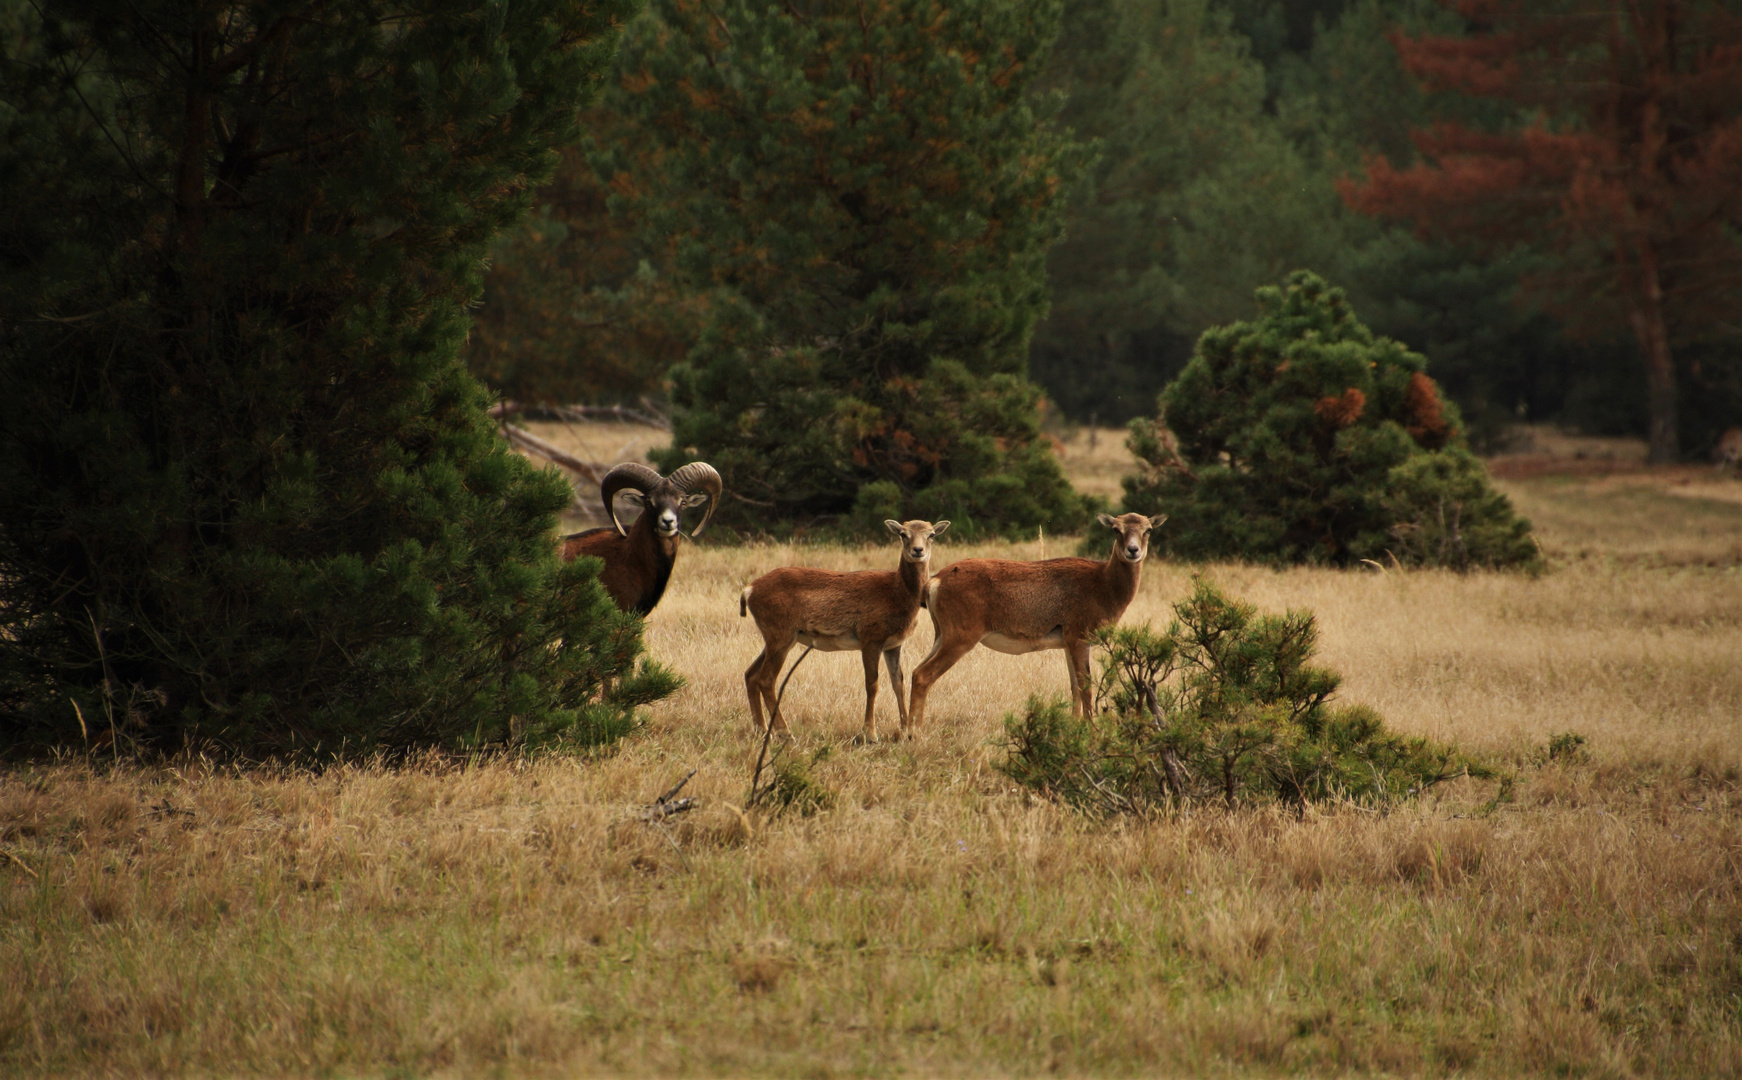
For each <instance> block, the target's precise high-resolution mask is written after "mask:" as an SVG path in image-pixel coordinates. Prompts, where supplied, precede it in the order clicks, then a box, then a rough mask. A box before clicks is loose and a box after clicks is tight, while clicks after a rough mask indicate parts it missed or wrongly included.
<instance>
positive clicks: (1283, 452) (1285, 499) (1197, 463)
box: [1124, 271, 1539, 570]
mask: <svg viewBox="0 0 1742 1080" xmlns="http://www.w3.org/2000/svg"><path fill="white" fill-rule="evenodd" d="M1257 295H1258V302H1259V306H1260V309H1261V310H1260V313H1259V315H1258V317H1257V318H1255V319H1252V320H1251V321H1243V322H1236V323H1232V324H1230V325H1227V326H1221V327H1216V328H1214V329H1211V330H1208V331H1205V332H1204V334H1203V336H1202V337H1200V338H1199V339H1198V345H1197V350H1196V352H1195V354H1194V355H1193V357H1192V360H1191V362H1190V363H1189V364H1187V365H1186V368H1185V370H1184V371H1182V372H1181V373H1180V375H1179V377H1178V378H1177V379H1175V380H1174V381H1173V382H1172V383H1170V384H1168V386H1167V388H1166V389H1165V390H1163V391H1162V394H1161V398H1160V401H1159V404H1160V414H1161V415H1160V416H1159V417H1158V418H1157V420H1156V421H1153V422H1152V421H1148V420H1137V421H1133V422H1132V425H1131V431H1132V434H1131V437H1130V439H1129V445H1130V447H1131V450H1132V452H1133V453H1134V454H1135V455H1136V457H1137V458H1138V462H1139V464H1140V466H1142V471H1141V472H1139V473H1138V474H1137V475H1134V476H1129V477H1126V479H1125V481H1124V488H1125V505H1126V507H1127V508H1130V509H1136V510H1138V511H1140V512H1143V513H1153V512H1154V511H1155V509H1156V508H1157V507H1160V508H1162V509H1165V510H1166V512H1167V514H1168V530H1167V533H1166V538H1167V542H1168V548H1169V550H1170V552H1171V553H1172V554H1174V555H1176V556H1182V557H1185V558H1192V559H1210V558H1240V559H1250V560H1253V561H1257V562H1271V563H1328V564H1332V565H1349V564H1352V563H1356V562H1358V561H1361V560H1375V561H1378V560H1398V561H1408V562H1411V563H1414V564H1417V565H1432V566H1449V567H1453V568H1456V569H1460V570H1463V569H1470V568H1474V567H1504V566H1531V565H1534V564H1535V563H1536V562H1537V561H1538V559H1539V556H1538V553H1537V548H1536V545H1535V543H1534V541H1532V539H1531V536H1530V525H1529V523H1528V522H1526V521H1524V520H1522V519H1520V518H1519V517H1517V516H1516V515H1515V514H1514V513H1513V511H1512V508H1511V506H1510V504H1509V503H1508V502H1507V500H1506V497H1505V496H1504V495H1501V494H1500V493H1499V492H1497V491H1495V490H1494V489H1493V488H1492V486H1491V485H1490V483H1489V481H1488V476H1487V472H1486V470H1485V469H1484V468H1483V466H1482V464H1481V462H1480V461H1478V460H1477V459H1476V458H1475V457H1474V456H1473V455H1472V454H1471V453H1470V452H1469V450H1468V449H1466V448H1465V446H1464V445H1463V426H1462V423H1461V421H1460V419H1459V417H1458V413H1457V409H1456V407H1455V406H1454V405H1452V404H1451V403H1450V402H1448V401H1446V400H1445V399H1444V398H1443V397H1441V395H1440V391H1439V387H1438V386H1437V385H1436V384H1435V383H1434V381H1433V380H1432V379H1431V378H1429V377H1428V375H1427V372H1426V370H1425V369H1426V365H1427V362H1426V361H1425V360H1424V359H1423V358H1422V357H1421V356H1419V355H1418V354H1416V353H1413V352H1411V351H1409V350H1408V349H1407V348H1405V347H1404V346H1403V345H1402V344H1400V343H1398V342H1396V341H1393V340H1391V339H1389V338H1384V337H1379V336H1377V335H1375V334H1374V333H1373V332H1372V331H1370V330H1368V329H1367V327H1366V326H1364V325H1362V323H1361V321H1360V320H1359V319H1358V318H1357V317H1356V315H1355V312H1354V311H1353V310H1352V309H1351V307H1350V305H1349V303H1348V300H1347V298H1346V297H1345V296H1344V294H1343V291H1342V290H1341V289H1337V288H1334V287H1332V286H1331V285H1330V284H1329V283H1327V282H1326V281H1325V280H1324V279H1323V278H1321V277H1319V276H1318V275H1316V274H1313V273H1310V272H1308V271H1296V272H1294V273H1292V274H1290V275H1289V276H1288V277H1287V278H1286V279H1285V280H1284V282H1283V284H1282V285H1280V286H1266V287H1264V288H1261V289H1259V290H1258V294H1257Z"/></svg>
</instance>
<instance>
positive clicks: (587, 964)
mask: <svg viewBox="0 0 1742 1080" xmlns="http://www.w3.org/2000/svg"><path fill="white" fill-rule="evenodd" d="M1119 439H1120V436H1119V433H1117V432H1103V433H1101V436H1100V438H1099V440H1098V443H1099V445H1098V446H1097V448H1096V450H1095V451H1093V452H1090V451H1089V450H1088V448H1087V446H1086V443H1085V445H1083V446H1081V447H1079V446H1078V445H1077V443H1078V442H1079V441H1081V440H1082V437H1081V436H1079V437H1078V438H1076V439H1073V440H1071V441H1070V442H1068V443H1067V444H1066V446H1065V449H1064V454H1065V461H1066V463H1067V466H1069V467H1071V468H1072V469H1073V471H1074V472H1077V473H1078V474H1079V475H1084V476H1085V486H1088V485H1090V484H1099V485H1101V486H1100V487H1098V488H1097V490H1102V491H1104V492H1108V493H1110V491H1109V489H1108V488H1107V486H1106V485H1107V484H1108V477H1109V476H1110V477H1111V478H1112V481H1113V486H1114V487H1115V488H1116V478H1117V468H1118V459H1117V456H1116V455H1117V454H1118V449H1117V448H1118V443H1119ZM1109 444H1110V445H1111V450H1109ZM607 453H609V448H606V449H605V450H603V451H601V452H600V454H601V456H603V455H604V454H607ZM1109 455H1114V456H1109ZM1502 471H1503V472H1504V471H1505V470H1504V469H1503V470H1502ZM1518 472H1519V478H1518V479H1512V480H1507V481H1505V484H1506V487H1507V490H1508V491H1509V492H1510V493H1511V494H1512V495H1513V496H1514V497H1515V498H1516V499H1517V501H1518V502H1519V503H1520V505H1521V506H1522V507H1523V508H1524V509H1525V511H1526V512H1527V513H1529V514H1530V515H1532V516H1533V517H1534V518H1535V519H1536V520H1537V521H1538V523H1539V527H1540V536H1541V540H1542V543H1543V545H1544V548H1545V551H1546V552H1547V553H1548V555H1549V556H1550V559H1551V562H1552V563H1553V565H1554V569H1553V570H1552V572H1550V573H1547V574H1545V575H1543V576H1541V577H1537V578H1529V577H1523V576H1516V575H1500V574H1476V575H1471V576H1467V577H1459V576H1457V575H1453V574H1446V573H1438V572H1420V573H1399V572H1393V573H1388V574H1378V573H1334V572H1328V571H1316V570H1291V571H1286V572H1273V571H1270V570H1264V569H1256V568H1251V567H1242V566H1210V567H1205V568H1200V569H1201V572H1203V573H1206V574H1208V575H1210V576H1211V577H1212V578H1213V579H1214V580H1216V581H1217V582H1218V583H1219V584H1221V585H1223V586H1224V587H1225V588H1226V589H1228V590H1229V591H1230V592H1231V593H1232V594H1233V595H1235V596H1238V597H1241V598H1244V599H1246V600H1250V601H1253V602H1255V603H1257V604H1259V605H1261V606H1263V607H1265V608H1272V609H1276V608H1284V607H1296V608H1308V609H1311V610H1312V611H1314V612H1316V613H1317V615H1318V616H1319V619H1320V625H1321V628H1322V632H1323V655H1322V659H1323V660H1324V661H1325V662H1326V663H1328V664H1330V665H1331V666H1333V667H1335V668H1337V669H1338V670H1340V671H1341V672H1342V673H1343V674H1344V675H1345V676H1346V682H1345V684H1344V688H1343V691H1342V694H1343V696H1344V697H1345V698H1346V699H1348V700H1355V701H1363V702H1367V703H1370V704H1372V705H1374V706H1376V707H1377V708H1378V709H1380V710H1381V711H1382V712H1383V714H1384V715H1385V716H1386V717H1387V719H1388V721H1389V722H1390V723H1392V724H1393V725H1395V726H1396V727H1398V728H1400V729H1403V730H1406V731H1411V732H1419V733H1423V734H1429V735H1433V736H1435V737H1437V738H1441V739H1447V740H1453V741H1456V742H1458V743H1460V744H1462V745H1464V746H1465V747H1467V748H1470V749H1473V750H1475V751H1478V752H1480V753H1483V754H1486V755H1488V756H1489V757H1490V758H1492V759H1493V760H1494V761H1495V762H1496V763H1497V764H1498V765H1499V766H1501V767H1502V769H1503V770H1504V771H1505V772H1506V773H1507V774H1508V779H1507V781H1505V782H1477V781H1460V782H1457V783H1454V784H1451V785H1447V786H1445V787H1444V788H1442V789H1436V790H1435V791H1434V792H1433V793H1432V794H1431V795H1430V796H1428V797H1426V798H1424V799H1423V800H1421V801H1420V802H1418V803H1414V804H1409V805H1404V806H1401V807H1398V808H1396V809H1394V810H1392V811H1390V812H1388V813H1378V812H1373V811H1370V810H1366V809H1362V808H1358V807H1352V806H1330V807H1323V808H1320V809H1317V810H1313V811H1309V812H1308V813H1307V814H1305V815H1304V816H1303V817H1298V818H1297V817H1295V816H1293V815H1291V814H1288V813H1283V812H1279V811H1276V810H1274V809H1268V808H1252V809H1244V810H1240V811H1237V812H1232V813H1230V812H1226V811H1223V810H1221V809H1219V808H1216V807H1200V808H1189V809H1186V810H1183V811H1180V812H1177V813H1174V814H1172V815H1169V816H1165V817H1160V818H1157V819H1154V820H1143V821H1123V822H1113V823H1099V822H1095V821H1090V820H1085V819H1083V818H1081V817H1079V816H1077V815H1075V814H1073V813H1071V812H1069V811H1067V810H1064V809H1061V808H1059V807H1057V806H1053V805H1050V804H1047V803H1044V802H1039V801H1036V800H1034V799H1032V798H1030V797H1028V796H1026V795H1024V794H1023V793H1020V792H1018V791H1015V790H1013V789H1012V788H1011V787H1010V785H1009V784H1008V783H1007V782H1006V781H1005V780H1004V779H1003V778H1002V777H1001V776H1000V775H999V774H998V773H997V772H996V771H995V769H994V768H993V765H994V763H995V762H996V761H998V760H999V759H1000V758H1001V756H1002V751H1001V750H1000V749H999V746H998V739H999V735H1000V732H1001V724H1000V721H1001V718H1002V716H1003V715H1004V714H1005V713H1006V712H1008V711H1010V710H1013V709H1017V708H1019V707H1021V705H1022V704H1023V702H1024V700H1025V698H1026V697H1027V696H1028V695H1030V694H1035V693H1040V694H1062V693H1063V691H1064V685H1065V672H1064V664H1063V661H1062V659H1061V657H1060V655H1059V654H1056V653H1044V654H1039V655H1032V656H1028V657H1022V658H1014V657H1007V656H1001V655H997V654H992V653H989V652H987V651H985V650H979V651H977V652H976V653H974V654H972V655H971V656H970V657H969V658H968V659H967V660H965V661H963V663H962V664H960V665H959V666H958V667H957V668H956V669H955V670H954V671H952V672H951V673H950V674H949V675H948V676H947V677H946V678H945V679H944V680H943V681H942V682H940V683H939V684H938V687H937V689H936V691H935V692H934V695H933V698H932V702H933V704H932V710H931V716H930V719H929V722H928V725H927V728H926V729H925V730H924V731H922V732H920V733H919V738H918V739H917V740H916V741H914V742H909V743H888V742H884V743H879V744H876V745H872V746H859V745H854V744H853V743H852V741H851V739H852V736H853V735H854V734H855V733H856V730H857V724H858V715H859V712H860V709H861V708H862V701H863V698H862V693H863V690H862V684H861V676H860V669H859V663H858V659H857V657H855V656H849V655H844V654H817V655H814V656H812V657H811V658H810V659H808V660H807V661H805V663H804V664H803V666H801V667H800V668H799V669H798V671H797V673H796V675H795V676H794V677H793V679H792V681H791V685H790V688H789V690H788V691H787V697H786V703H787V709H788V712H789V716H790V718H791V720H792V724H793V727H794V730H795V732H796V738H795V740H794V742H793V744H792V745H791V747H790V748H789V749H788V750H787V753H788V754H789V755H790V756H791V757H792V758H793V759H796V760H801V761H803V762H806V763H809V768H810V773H811V776H812V777H813V778H814V780H815V781H816V782H817V783H818V784H820V785H821V786H822V787H823V788H824V789H826V791H827V792H829V793H831V794H832V805H831V806H829V807H827V808H825V809H822V810H820V811H818V812H816V813H814V814H812V815H810V816H801V815H799V814H796V813H793V814H787V815H785V816H781V817H768V816H766V815H762V814H756V813H751V814H748V815H746V814H743V813H741V812H740V811H739V810H738V809H737V807H738V806H740V805H742V802H743V799H744V796H745V793H746V788H747V786H748V780H749V772H750V767H751V763H752V762H753V760H754V758H755V755H756V751H757V746H758V744H757V740H755V739H754V738H753V737H752V734H751V732H750V730H749V721H748V709H747V706H746V702H745V699H744V690H743V683H742V672H743V669H744V668H745V667H746V666H747V665H748V663H749V662H750V660H751V658H752V657H753V656H754V655H755V654H756V651H757V648H758V644H757V638H756V635H755V632H754V629H753V627H752V626H751V625H749V623H748V621H747V620H742V619H740V618H739V617H738V608H737V596H738V591H739V589H740V588H741V587H742V585H743V584H744V583H745V582H746V581H748V580H749V579H750V578H752V577H754V576H756V575H757V574H759V573H761V572H762V571H764V570H766V569H769V568H772V567H774V566H777V565H780V564H783V563H790V562H801V563H807V564H813V565H824V566H835V567H843V568H845V567H873V566H875V567H881V566H893V565H894V563H895V558H896V552H895V549H894V547H893V545H885V546H876V547H870V548H865V549H842V548H820V547H798V548H795V547H778V546H750V547H738V548H728V547H719V546H715V545H712V544H708V543H706V542H705V540H704V543H703V544H701V545H696V546H691V547H688V548H686V550H685V551H684V552H683V554H682V556H681V557H680V561H679V564H678V567H677V571H676V574H675V576H674V579H673V585H672V588H671V591H670V592H669V593H668V594H667V597H666V600H665V602H664V603H663V604H662V606H661V607H660V608H659V610H658V611H657V612H655V613H654V615H653V617H652V619H651V620H650V626H649V633H648V644H649V648H650V650H651V652H652V653H653V654H654V655H655V656H657V657H659V658H660V659H662V660H664V661H665V662H666V663H668V664H670V665H672V666H673V667H675V668H676V669H677V670H678V671H680V672H682V673H683V674H684V675H685V676H686V677H687V678H688V680H689V685H688V686H687V687H686V688H685V689H684V690H683V691H682V692H681V693H679V694H678V695H677V696H676V697H674V698H673V699H671V700H670V701H668V702H665V703H662V704H661V705H659V706H658V707H656V708H655V709H653V710H652V712H651V717H650V720H649V723H648V725H647V728H646V730H645V731H644V732H643V733H642V734H640V735H638V736H636V737H634V738H632V739H631V740H629V741H628V742H626V743H624V744H623V745H622V746H620V747H619V748H618V749H617V750H615V751H614V752H612V753H609V754H606V755H602V756H600V757H599V758H597V759H596V760H576V759H569V758H545V759H534V760H520V759H513V758H507V759H504V758H491V759H485V760H478V761H463V760H461V761H456V760H448V759H437V758H431V759H428V760H426V761H423V762H421V763H417V764H413V765H411V766H406V767H399V768H387V767H381V766H373V765H367V764H360V765H351V766H345V767H340V768H332V769H327V770H325V771H320V772H314V771H309V770H300V769H274V768H251V769H242V768H236V767H231V766H224V767H213V766H209V765H207V764H204V763H201V762H184V763H181V764H179V765H176V766H173V767H161V768H143V767H136V766H124V767H120V768H115V767H112V766H111V765H110V764H108V763H106V762H104V761H85V760H82V759H73V760H68V761H66V762H63V763H58V764H38V765H34V766H20V767H14V768H12V769H11V770H10V771H8V772H5V773H3V774H0V973H3V974H4V978H3V979H0V1071H4V1072H7V1073H11V1074H24V1073H29V1074H95V1073H100V1074H105V1075H141V1074H149V1075H159V1074H198V1075H236V1074H273V1075H279V1074H288V1075H331V1076H385V1075H392V1076H423V1075H431V1074H435V1075H475V1074H479V1073H488V1074H495V1075H508V1076H519V1075H565V1076H566V1075H576V1074H583V1075H596V1074H634V1075H670V1074H701V1075H796V1076H834V1075H895V1074H908V1075H922V1076H928V1075H940V1074H948V1075H1005V1074H1039V1073H1063V1074H1097V1075H1098V1074H1124V1075H1131V1074H1141V1075H1234V1076H1245V1075H1258V1076H1265V1075H1283V1074H1299V1073H1309V1074H1323V1075H1338V1074H1347V1073H1384V1074H1395V1075H1452V1074H1458V1075H1476V1076H1510V1075H1520V1074H1535V1075H1554V1076H1593V1077H1610V1076H1614V1077H1628V1076H1666V1075H1678V1076H1714V1077H1716V1076H1736V1075H1742V801H1739V800H1742V790H1739V788H1742V502H1739V501H1737V500H1726V499H1723V498H1716V497H1711V498H1708V497H1697V498H1696V497H1689V496H1687V495H1683V494H1677V493H1676V489H1677V488H1678V487H1680V486H1683V485H1681V484H1680V480H1681V479H1682V474H1680V473H1669V474H1663V475H1658V474H1652V473H1646V472H1644V471H1643V470H1634V471H1632V472H1627V473H1619V472H1593V473H1590V474H1584V473H1580V472H1578V471H1577V470H1576V469H1573V470H1571V471H1570V472H1569V471H1566V470H1563V471H1561V472H1555V471H1554V470H1553V469H1549V468H1546V467H1542V468H1539V467H1537V466H1534V465H1533V466H1531V467H1530V468H1526V469H1520V470H1518ZM1709 473H1710V470H1706V472H1705V473H1704V474H1695V473H1693V472H1691V471H1690V472H1688V473H1687V476H1688V478H1689V483H1690V484H1692V483H1694V482H1696V481H1698V482H1706V479H1705V478H1706V476H1707V474H1709ZM1626 478H1631V479H1626ZM1623 479H1626V482H1622V480H1623ZM1711 482H1713V483H1719V482H1718V481H1711ZM1722 483H1729V484H1733V485H1735V487H1736V488H1737V489H1742V482H1738V481H1735V480H1727V481H1722ZM1720 490H1721V489H1720ZM1042 543H1043V541H1042V540H1041V539H1040V538H1037V539H1036V540H1034V541H1030V542H1028V543H1024V544H1018V545H1014V546H1006V545H986V546H978V547H968V546H958V545H952V544H950V543H949V542H948V538H945V540H944V541H941V542H940V545H939V551H938V556H937V560H938V562H937V564H938V565H939V566H942V565H947V563H948V562H950V561H952V560H954V559H957V558H961V557H965V556H969V555H987V554H1001V555H1008V556H1011V557H1018V558H1032V557H1037V556H1040V555H1042V554H1049V555H1050V554H1060V553H1063V552H1064V551H1066V550H1067V549H1068V546H1069V545H1070V544H1071V541H1070V540H1069V539H1068V538H1064V539H1057V538H1051V537H1048V538H1046V539H1045V540H1044V543H1045V545H1046V548H1045V550H1044V552H1043V550H1042V546H1041V545H1042ZM1192 572H1193V568H1191V567H1187V566H1179V565H1172V564H1169V563H1167V562H1160V561H1158V562H1152V563H1151V565H1150V566H1149V567H1148V569H1147V571H1146V573H1145V577H1144V580H1143V585H1142V589H1141V592H1140V594H1139V596H1138V598H1137V600H1136V602H1135V603H1134V604H1133V605H1132V608H1131V610H1130V611H1129V612H1127V614H1126V621H1127V622H1131V621H1141V620H1145V619H1152V620H1165V619H1166V617H1167V612H1168V605H1169V604H1170V602H1172V601H1173V600H1175V599H1177V598H1179V597H1180V596H1181V595H1182V594H1183V593H1184V592H1185V590H1186V588H1187V586H1188V583H1189V580H1190V574H1191V573H1192ZM929 641H930V628H929V626H928V625H925V622H924V619H923V618H922V625H921V628H920V630H919V631H918V633H917V639H916V640H915V641H914V642H912V643H911V644H910V646H909V654H910V662H909V667H910V670H911V666H912V663H913V662H914V661H916V660H917V658H918V657H919V656H922V655H923V654H924V651H925V648H926V646H927V645H928V643H929ZM879 713H880V719H881V720H882V721H883V723H884V724H885V726H886V728H887V729H891V730H892V729H893V725H894V717H895V712H894V706H893V703H892V701H891V699H890V696H889V694H888V691H887V689H885V691H884V694H883V698H882V701H881V703H880V706H879ZM1569 731H1571V732H1577V733H1579V734H1581V735H1583V736H1585V737H1586V738H1587V740H1588V742H1587V744H1586V745H1585V748H1584V750H1585V753H1584V754H1583V755H1582V756H1574V757H1572V758H1563V759H1561V760H1555V761H1549V760H1547V755H1546V753H1545V752H1544V746H1545V744H1546V743H1547V741H1548V739H1549V738H1550V737H1551V736H1553V735H1555V734H1559V733H1563V732H1569ZM692 768H693V769H696V770H698V772H697V775H696V777H695V779H694V780H693V781H692V782H691V783H690V785H689V787H688V788H686V789H685V794H693V795H697V796H700V797H701V798H702V800H703V805H702V807H701V808H700V809H699V810H696V811H694V812H692V813H690V814H686V815H684V816H681V817H678V818H676V819H674V820H673V821H671V822H668V823H665V824H661V825H649V824H644V823H642V822H640V821H639V820H637V813H636V812H637V808H638V807H640V806H642V805H645V804H646V803H648V802H650V801H651V800H652V799H653V797H654V796H655V795H656V794H657V793H658V792H659V791H660V790H661V789H663V788H665V787H667V786H668V785H670V784H671V783H672V782H673V781H675V780H677V779H678V778H679V777H681V776H683V775H684V774H685V773H686V772H688V771H689V770H690V769H692Z"/></svg>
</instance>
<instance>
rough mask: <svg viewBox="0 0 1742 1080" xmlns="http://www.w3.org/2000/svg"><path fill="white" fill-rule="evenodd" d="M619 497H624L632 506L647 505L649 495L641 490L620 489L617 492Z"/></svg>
mask: <svg viewBox="0 0 1742 1080" xmlns="http://www.w3.org/2000/svg"><path fill="white" fill-rule="evenodd" d="M617 497H618V498H619V499H622V500H623V501H624V502H626V503H628V504H629V505H630V506H646V505H647V496H645V495H643V494H641V492H639V491H633V490H626V491H620V492H618V493H617Z"/></svg>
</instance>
